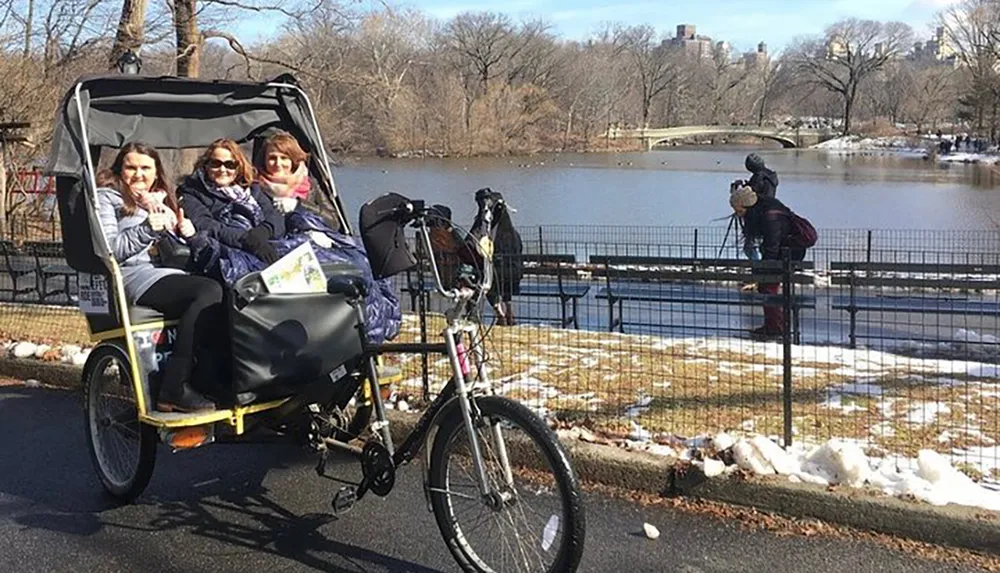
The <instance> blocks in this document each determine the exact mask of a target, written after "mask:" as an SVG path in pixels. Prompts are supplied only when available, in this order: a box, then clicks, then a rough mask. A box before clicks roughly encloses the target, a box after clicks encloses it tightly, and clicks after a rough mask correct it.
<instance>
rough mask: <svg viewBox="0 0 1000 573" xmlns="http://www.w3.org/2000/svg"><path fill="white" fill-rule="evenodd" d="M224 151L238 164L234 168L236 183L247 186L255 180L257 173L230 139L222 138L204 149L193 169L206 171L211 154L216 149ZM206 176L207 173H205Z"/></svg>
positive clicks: (237, 145) (236, 144)
mask: <svg viewBox="0 0 1000 573" xmlns="http://www.w3.org/2000/svg"><path fill="white" fill-rule="evenodd" d="M220 147H221V148H222V149H225V150H226V151H228V152H229V153H231V154H232V155H233V159H235V160H236V162H237V163H239V165H240V166H239V167H237V168H236V181H235V182H236V183H238V184H240V185H243V186H249V185H250V184H251V183H253V182H254V179H256V178H257V171H256V170H255V169H254V167H253V164H252V163H250V160H249V159H247V156H246V155H244V154H243V150H242V149H240V146H239V144H238V143H236V142H235V141H233V140H232V139H228V138H222V139H216V140H215V141H213V142H212V143H211V144H210V145H209V146H208V147H207V148H206V149H205V152H204V153H202V154H201V157H199V158H198V162H197V163H195V169H202V170H207V169H208V162H209V161H210V160H211V159H212V154H213V153H215V150H216V149H218V148H220ZM205 175H208V172H207V171H206V172H205Z"/></svg>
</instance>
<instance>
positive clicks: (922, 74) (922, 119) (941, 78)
mask: <svg viewBox="0 0 1000 573" xmlns="http://www.w3.org/2000/svg"><path fill="white" fill-rule="evenodd" d="M956 75H957V74H956V72H955V69H954V68H952V67H950V66H931V67H927V68H925V69H922V70H917V71H916V72H915V74H914V76H913V90H912V92H911V94H910V97H909V98H908V99H907V101H906V107H905V108H904V111H905V113H906V116H907V119H908V120H909V121H912V122H914V123H916V124H917V129H918V130H923V129H924V128H929V129H933V128H934V127H936V125H937V122H939V121H942V120H943V119H944V118H945V117H947V116H948V115H949V114H950V113H951V112H952V111H953V110H954V107H955V105H954V102H955V78H956ZM928 124H929V125H928Z"/></svg>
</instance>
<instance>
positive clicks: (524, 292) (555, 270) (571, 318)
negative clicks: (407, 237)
mask: <svg viewBox="0 0 1000 573" xmlns="http://www.w3.org/2000/svg"><path fill="white" fill-rule="evenodd" d="M518 256H519V257H520V259H521V262H522V263H523V265H524V275H525V276H529V275H530V276H536V277H548V279H547V280H546V279H541V280H535V281H522V282H521V285H520V292H519V294H518V295H516V296H518V297H526V298H549V299H558V300H559V304H560V324H561V325H562V327H563V328H566V327H568V326H570V325H572V326H573V327H574V328H579V327H580V323H579V315H578V310H579V300H580V299H581V298H583V297H585V296H587V293H588V292H589V291H590V285H589V284H587V283H585V282H580V281H577V280H573V279H575V277H576V271H575V269H574V265H575V264H576V256H575V255H564V254H524V255H518ZM418 274H419V275H422V282H421V279H418V278H417V277H418ZM552 279H554V280H552ZM434 289H435V285H434V277H433V275H431V274H430V271H429V270H423V271H422V272H421V273H417V272H416V271H413V270H411V271H407V273H406V283H405V284H404V285H403V286H402V291H403V292H406V293H408V294H409V295H410V310H414V311H416V310H417V298H418V297H419V296H421V295H422V294H426V293H430V292H433V291H434Z"/></svg>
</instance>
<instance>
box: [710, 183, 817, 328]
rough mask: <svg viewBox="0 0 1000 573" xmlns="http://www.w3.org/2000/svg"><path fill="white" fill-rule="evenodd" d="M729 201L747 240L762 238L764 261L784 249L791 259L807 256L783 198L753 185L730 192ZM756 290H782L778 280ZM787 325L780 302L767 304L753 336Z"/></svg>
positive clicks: (775, 292)
mask: <svg viewBox="0 0 1000 573" xmlns="http://www.w3.org/2000/svg"><path fill="white" fill-rule="evenodd" d="M729 204H730V205H731V206H732V208H733V212H734V213H735V214H736V216H738V217H740V219H741V220H742V221H743V233H744V235H745V236H746V237H747V240H754V241H757V240H759V241H760V242H761V246H760V254H761V259H763V260H765V261H777V260H781V258H782V255H783V251H784V250H785V249H788V255H789V257H790V258H791V260H792V261H801V260H803V259H804V258H805V256H806V249H805V248H804V247H801V246H798V243H799V242H798V241H797V240H796V239H797V237H796V235H795V225H794V224H793V217H795V215H794V214H793V213H792V211H791V210H790V209H789V208H788V207H786V206H785V205H784V204H783V203H782V202H781V201H778V200H777V199H775V198H774V197H767V196H761V195H758V194H757V193H756V192H755V191H754V190H753V189H752V188H751V187H749V186H744V187H740V188H738V189H736V190H735V191H734V192H733V193H731V194H730V196H729ZM757 292H759V293H761V294H778V293H780V292H781V285H780V284H779V283H760V284H758V285H757ZM784 328H785V313H784V309H782V307H781V306H778V305H773V304H765V305H764V325H763V326H760V327H757V328H754V329H753V330H751V331H750V333H751V334H753V335H754V336H759V337H766V338H771V337H777V336H781V335H782V333H783V332H784Z"/></svg>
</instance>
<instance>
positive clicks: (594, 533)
mask: <svg viewBox="0 0 1000 573" xmlns="http://www.w3.org/2000/svg"><path fill="white" fill-rule="evenodd" d="M82 420H83V416H82V407H81V403H80V400H79V397H78V395H77V394H76V393H69V392H65V391H57V390H44V389H27V388H23V387H10V386H8V387H0V571H3V572H20V571H32V572H33V571H44V572H61V571H67V572H68V571H73V572H80V571H86V572H91V573H103V572H111V571H171V572H173V571H177V572H180V571H184V572H188V571H190V572H196V571H199V572H200V571H204V572H210V573H222V572H227V571H234V572H240V573H244V572H249V571H267V572H269V573H277V572H285V571H310V570H316V571H328V572H362V571H363V572H382V571H402V572H412V573H422V572H430V571H456V570H457V567H456V566H455V565H454V563H453V562H452V559H451V556H450V554H449V553H448V552H447V550H446V549H445V546H444V543H443V542H442V540H441V537H440V535H439V533H438V530H437V526H436V525H435V523H434V519H433V516H432V515H431V514H430V513H429V512H428V511H427V509H426V506H425V505H424V503H423V495H422V492H421V489H420V476H419V469H418V467H416V466H412V467H409V468H406V469H404V470H403V471H402V474H401V476H400V479H399V480H398V481H397V486H396V489H395V490H394V491H393V492H392V493H391V494H390V495H389V497H387V498H385V499H381V498H377V497H374V496H369V497H367V498H365V499H364V500H362V501H361V502H360V504H359V505H358V506H356V507H355V508H354V509H353V510H352V511H351V512H350V513H348V514H346V515H344V516H342V517H340V518H337V517H334V516H333V515H332V513H331V511H330V509H329V507H330V506H329V502H330V499H331V496H332V494H333V492H334V491H335V489H336V484H335V483H333V482H331V481H329V480H322V479H320V478H318V477H316V475H315V474H314V473H313V472H312V467H313V458H312V457H311V456H310V455H308V454H307V453H305V452H303V451H301V450H298V449H296V448H295V447H292V446H288V447H284V446H280V445H273V444H272V445H224V444H219V445H213V446H210V447H206V448H202V449H200V450H196V451H193V452H185V453H181V454H170V452H169V451H167V450H161V452H160V455H159V458H158V460H157V467H156V471H155V472H154V474H153V479H152V482H151V483H150V486H149V488H148V489H147V490H146V493H145V494H144V495H143V496H142V497H141V498H140V500H139V501H138V502H137V503H136V504H133V505H129V506H115V505H114V504H112V503H110V502H109V501H108V499H107V498H106V497H105V496H104V495H103V494H102V490H101V487H100V485H99V483H98V481H97V479H96V477H95V475H94V472H93V469H92V467H91V463H90V458H89V454H88V452H87V446H86V444H85V443H84V432H83V428H82ZM334 472H335V473H336V474H337V475H340V476H343V477H344V478H345V479H351V478H356V476H357V475H358V474H359V470H357V469H356V468H355V465H354V462H352V461H349V460H346V459H344V460H338V463H337V466H336V467H335V468H334ZM587 512H588V513H587V520H588V524H587V546H586V554H585V558H584V566H583V568H582V570H585V571H596V572H605V571H620V570H623V569H627V570H628V571H629V573H636V572H645V571H679V572H685V573H701V572H704V573H708V572H723V571H766V572H768V573H780V572H786V571H787V572H796V573H800V572H808V571H836V572H838V573H841V572H843V571H851V572H852V573H860V572H863V571H879V572H892V571H899V572H907V573H918V572H923V571H926V572H928V573H930V572H935V573H938V572H942V571H973V570H974V569H967V568H958V567H952V566H946V565H943V564H941V563H937V562H927V561H922V560H919V559H916V558H913V557H909V556H906V555H903V554H900V553H897V552H894V551H891V550H888V549H886V548H883V547H881V546H879V545H876V544H872V543H868V542H860V541H851V540H843V539H828V538H816V537H810V538H805V537H797V536H776V535H773V534H771V533H766V532H751V531H746V530H742V529H740V528H739V526H738V525H736V524H734V523H729V522H725V521H721V520H718V519H716V518H712V517H705V516H697V515H690V514H686V513H682V512H678V511H675V510H672V509H669V508H663V507H641V506H638V505H634V504H631V503H629V502H625V501H620V500H614V499H607V498H604V497H600V496H596V495H591V496H589V497H588V498H587ZM644 521H646V522H650V523H652V524H654V525H656V526H657V527H658V528H659V529H660V531H661V533H662V534H661V537H660V538H659V539H657V540H655V541H651V540H648V539H646V538H645V537H644V536H643V535H642V533H641V530H642V524H643V522H644Z"/></svg>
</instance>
